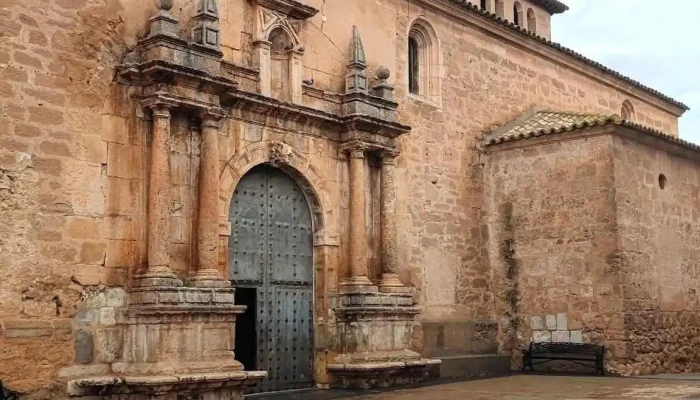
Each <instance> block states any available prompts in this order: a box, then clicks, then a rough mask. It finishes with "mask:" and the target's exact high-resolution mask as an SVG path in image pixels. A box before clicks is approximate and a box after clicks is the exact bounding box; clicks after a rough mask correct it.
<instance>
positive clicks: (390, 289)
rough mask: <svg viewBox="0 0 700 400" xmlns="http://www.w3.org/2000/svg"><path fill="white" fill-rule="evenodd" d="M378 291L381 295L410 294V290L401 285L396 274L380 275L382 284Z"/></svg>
mask: <svg viewBox="0 0 700 400" xmlns="http://www.w3.org/2000/svg"><path fill="white" fill-rule="evenodd" d="M379 291H380V292H382V293H397V294H407V293H411V289H410V288H407V287H406V286H404V285H403V283H401V280H399V276H398V275H397V274H392V273H389V274H382V282H381V283H380V284H379Z"/></svg>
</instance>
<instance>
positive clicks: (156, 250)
mask: <svg viewBox="0 0 700 400" xmlns="http://www.w3.org/2000/svg"><path fill="white" fill-rule="evenodd" d="M144 106H146V107H148V108H150V109H151V110H152V112H153V141H152V143H151V168H150V175H149V179H148V181H149V187H148V269H147V270H146V273H145V274H143V275H141V276H139V277H138V278H137V280H138V285H139V286H181V285H182V281H180V280H179V279H177V278H176V277H175V275H174V274H173V272H172V271H171V270H170V266H169V265H170V251H169V247H170V206H171V201H172V199H171V193H170V192H171V185H170V159H169V158H170V110H171V109H172V108H174V107H175V104H174V103H171V102H169V101H166V100H161V99H157V98H156V99H148V100H146V101H145V102H144Z"/></svg>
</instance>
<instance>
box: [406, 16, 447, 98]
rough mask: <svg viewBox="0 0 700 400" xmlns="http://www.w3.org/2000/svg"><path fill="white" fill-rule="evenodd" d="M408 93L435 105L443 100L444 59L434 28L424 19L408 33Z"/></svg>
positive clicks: (417, 22) (414, 24)
mask: <svg viewBox="0 0 700 400" xmlns="http://www.w3.org/2000/svg"><path fill="white" fill-rule="evenodd" d="M407 61H408V68H407V69H408V91H409V92H410V93H411V94H414V95H417V96H420V97H422V98H424V99H426V100H429V101H431V102H433V103H436V104H439V103H440V99H441V83H442V58H441V55H440V45H439V42H438V39H437V35H436V34H435V30H434V29H433V27H432V26H431V25H430V24H429V23H428V22H427V21H425V20H424V19H419V20H417V21H415V22H414V23H413V24H412V25H411V29H410V31H409V32H408V60H407Z"/></svg>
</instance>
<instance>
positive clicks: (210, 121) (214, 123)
mask: <svg viewBox="0 0 700 400" xmlns="http://www.w3.org/2000/svg"><path fill="white" fill-rule="evenodd" d="M226 115H227V114H226V111H225V110H224V109H223V108H219V107H211V108H205V109H204V110H202V111H201V112H200V113H199V117H200V118H201V119H202V128H204V127H211V128H219V127H220V126H219V122H220V121H221V120H222V119H224V118H226Z"/></svg>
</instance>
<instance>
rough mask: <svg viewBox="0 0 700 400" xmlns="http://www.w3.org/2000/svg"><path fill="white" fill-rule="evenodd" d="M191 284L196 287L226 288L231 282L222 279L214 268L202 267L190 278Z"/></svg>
mask: <svg viewBox="0 0 700 400" xmlns="http://www.w3.org/2000/svg"><path fill="white" fill-rule="evenodd" d="M192 284H193V285H194V287H198V288H228V287H231V282H229V281H227V280H226V279H224V278H223V277H222V276H221V275H220V274H219V271H218V270H216V269H203V270H200V271H198V272H197V274H196V275H195V276H194V277H193V278H192Z"/></svg>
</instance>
